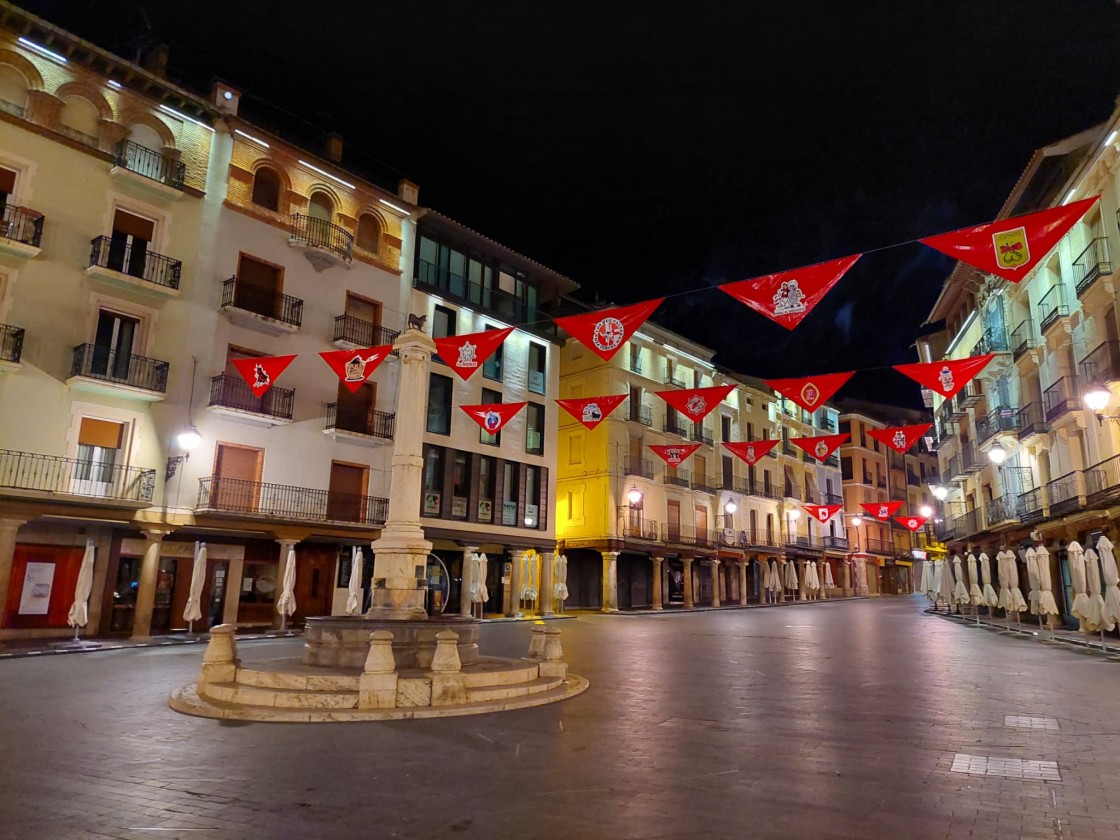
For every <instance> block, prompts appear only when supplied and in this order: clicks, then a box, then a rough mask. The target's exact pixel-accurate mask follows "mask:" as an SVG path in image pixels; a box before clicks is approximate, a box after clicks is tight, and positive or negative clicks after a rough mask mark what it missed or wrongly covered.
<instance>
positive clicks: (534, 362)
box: [529, 341, 548, 394]
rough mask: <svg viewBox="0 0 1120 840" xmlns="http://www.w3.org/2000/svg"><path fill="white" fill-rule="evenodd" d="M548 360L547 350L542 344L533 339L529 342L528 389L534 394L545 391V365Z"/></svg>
mask: <svg viewBox="0 0 1120 840" xmlns="http://www.w3.org/2000/svg"><path fill="white" fill-rule="evenodd" d="M547 361H548V351H547V350H546V349H545V346H544V345H543V344H537V343H536V342H535V341H530V342H529V390H530V391H531V392H532V393H534V394H543V393H544V392H545V384H546V382H547V380H546V378H545V365H546V363H547Z"/></svg>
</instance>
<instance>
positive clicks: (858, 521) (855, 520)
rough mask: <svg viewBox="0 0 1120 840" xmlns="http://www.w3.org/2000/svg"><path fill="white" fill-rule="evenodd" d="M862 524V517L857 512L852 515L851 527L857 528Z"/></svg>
mask: <svg viewBox="0 0 1120 840" xmlns="http://www.w3.org/2000/svg"><path fill="white" fill-rule="evenodd" d="M862 524H863V517H862V516H860V515H859V514H858V513H857V514H856V515H855V516H853V517H852V527H853V528H858V527H859V526H860V525H862Z"/></svg>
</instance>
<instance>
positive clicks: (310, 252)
mask: <svg viewBox="0 0 1120 840" xmlns="http://www.w3.org/2000/svg"><path fill="white" fill-rule="evenodd" d="M288 244H289V245H291V246H292V247H296V248H306V249H307V260H308V262H310V263H311V267H312V268H314V269H315V270H316V271H325V270H326V269H328V268H331V267H332V266H335V265H350V263H351V261H353V259H354V234H352V233H351V232H350V231H348V230H347V229H346V228H343V227H339V226H338V225H336V224H332V223H331V222H329V221H328V220H326V219H316V218H315V217H313V216H306V215H304V214H302V213H293V214H292V216H291V219H290V226H289V229H288Z"/></svg>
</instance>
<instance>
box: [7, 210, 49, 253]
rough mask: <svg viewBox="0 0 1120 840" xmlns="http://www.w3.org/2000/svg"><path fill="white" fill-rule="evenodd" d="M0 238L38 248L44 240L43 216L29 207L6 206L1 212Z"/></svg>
mask: <svg viewBox="0 0 1120 840" xmlns="http://www.w3.org/2000/svg"><path fill="white" fill-rule="evenodd" d="M0 237H3V238H4V239H10V240H11V241H12V242H18V243H20V244H21V245H30V246H31V247H32V248H38V247H39V243H40V242H41V241H42V239H43V214H42V213H40V212H39V211H38V210H32V209H30V208H28V207H17V206H16V205H15V204H5V205H4V206H3V208H2V210H0Z"/></svg>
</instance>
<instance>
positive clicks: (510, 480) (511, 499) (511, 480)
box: [502, 461, 521, 525]
mask: <svg viewBox="0 0 1120 840" xmlns="http://www.w3.org/2000/svg"><path fill="white" fill-rule="evenodd" d="M519 466H520V465H519V464H514V463H513V462H511V461H503V462H502V524H503V525H516V524H517V496H518V486H517V485H518V480H519V479H520V478H521V476H520V475H519V472H520V471H519V469H518V467H519Z"/></svg>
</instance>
